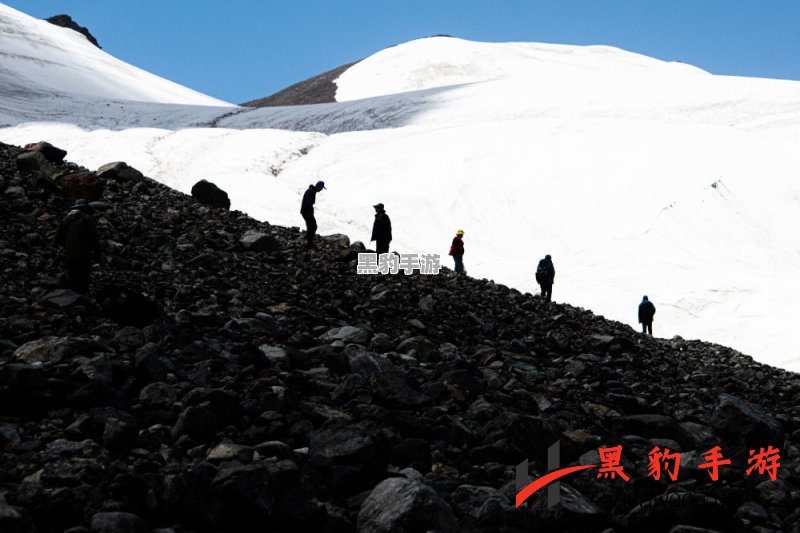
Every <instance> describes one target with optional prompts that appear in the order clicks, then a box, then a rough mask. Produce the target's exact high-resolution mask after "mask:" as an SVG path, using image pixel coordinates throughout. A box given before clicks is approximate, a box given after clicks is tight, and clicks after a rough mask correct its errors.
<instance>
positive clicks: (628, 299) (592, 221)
mask: <svg viewBox="0 0 800 533" xmlns="http://www.w3.org/2000/svg"><path fill="white" fill-rule="evenodd" d="M337 83H338V86H339V92H338V93H337V98H339V100H342V101H340V102H338V103H333V104H324V105H315V106H297V107H284V108H261V109H255V110H253V109H244V108H234V109H231V108H225V107H192V106H185V105H184V106H181V105H164V104H144V103H131V102H127V101H123V100H114V101H107V100H102V101H100V100H97V101H94V100H92V97H91V96H90V95H83V96H81V97H80V98H73V99H72V100H70V103H69V105H68V106H61V107H60V109H61V111H59V112H57V113H56V112H53V109H54V107H49V108H48V107H46V106H45V109H44V110H43V111H42V110H41V109H37V106H36V105H30V104H31V100H30V99H26V98H27V96H26V95H25V94H19V95H16V96H15V97H14V98H18V99H19V100H18V103H22V104H26V105H17V106H16V107H15V109H22V111H21V112H19V113H18V115H20V116H17V117H11V116H10V114H9V113H6V114H5V115H3V114H2V110H3V109H4V108H5V109H10V108H12V107H14V106H12V104H11V103H9V97H8V96H4V95H0V122H2V120H7V121H8V122H7V123H9V124H12V126H11V127H8V128H4V129H0V140H1V141H3V142H10V143H15V144H25V143H28V142H33V141H38V140H48V141H50V142H52V143H53V144H55V145H57V146H60V147H63V148H64V149H66V150H68V151H69V155H68V158H69V159H71V160H73V161H76V162H78V163H80V164H83V165H85V166H87V167H90V168H95V167H98V166H100V165H101V164H104V163H107V162H110V161H116V160H124V161H127V162H128V163H129V164H131V165H133V166H134V167H136V168H139V169H140V170H141V171H143V172H144V173H145V174H146V175H148V176H151V177H153V178H155V179H157V180H159V181H161V182H163V183H165V184H167V185H169V186H171V187H174V188H176V189H178V190H181V191H184V192H188V191H189V190H190V188H191V186H192V185H193V184H194V183H195V182H196V181H198V180H200V179H208V180H211V181H213V182H215V183H217V184H218V185H219V186H221V187H222V188H223V189H225V190H226V191H227V192H228V193H229V194H230V196H231V200H232V208H234V209H241V210H243V211H246V212H247V213H249V214H251V215H253V216H255V217H257V218H259V219H262V220H268V221H269V222H271V223H274V224H281V225H288V226H292V225H294V226H302V218H301V217H300V214H299V207H300V198H301V196H302V194H303V192H304V190H305V189H306V188H307V187H308V184H309V183H311V182H313V181H315V180H317V179H324V180H325V182H326V184H327V187H328V189H327V190H325V191H323V192H321V193H320V194H318V195H317V205H316V212H317V220H318V223H319V227H320V232H321V233H323V234H331V233H345V234H347V235H349V236H350V237H351V239H352V240H362V241H365V242H366V241H367V240H368V239H369V236H370V230H371V225H372V219H373V214H374V211H373V209H372V205H373V204H375V203H377V202H383V203H384V204H386V209H387V212H388V213H389V215H390V217H391V219H392V226H393V233H394V238H395V240H394V241H393V242H392V249H394V250H397V251H400V252H415V253H439V254H441V256H442V262H443V264H445V265H447V266H450V265H451V261H450V258H449V257H448V256H447V251H448V249H449V246H450V241H451V239H452V237H453V236H454V234H455V231H456V230H458V229H463V230H464V231H465V237H464V239H465V248H466V255H465V257H464V262H465V266H466V269H467V271H468V272H469V275H471V276H475V277H478V278H490V279H494V280H496V281H498V282H501V283H505V284H508V285H510V286H513V287H516V288H518V289H519V290H521V291H529V292H532V293H536V292H538V288H537V287H536V284H535V281H534V279H533V272H534V270H535V266H536V263H537V261H538V259H540V258H541V257H542V256H544V255H545V254H548V253H549V254H551V255H552V256H553V260H554V263H555V267H556V270H557V275H556V282H555V286H554V291H553V294H554V299H555V300H556V301H561V302H567V303H570V304H572V305H576V306H580V307H584V308H587V309H591V310H592V311H594V312H595V313H598V314H602V315H604V316H606V317H608V318H611V319H615V320H619V321H622V322H625V323H628V324H630V325H631V326H633V327H637V328H638V325H637V324H636V312H637V306H638V303H639V301H640V300H641V297H642V295H644V294H647V295H649V296H650V299H651V300H652V301H653V302H654V303H655V305H656V307H657V313H656V317H655V324H654V332H655V333H656V335H657V336H661V337H671V336H674V335H680V336H682V337H684V338H690V339H702V340H706V341H711V342H716V343H720V344H724V345H728V346H731V347H734V348H736V349H738V350H741V351H742V352H744V353H746V354H749V355H752V356H753V357H754V358H755V359H757V360H759V361H762V362H765V363H769V364H772V365H775V366H779V367H783V368H786V369H790V370H794V371H800V353H798V351H797V350H796V347H797V346H800V329H795V328H793V327H792V325H791V324H792V322H793V320H794V319H795V317H798V316H800V280H798V272H800V181H799V180H798V169H800V150H797V146H798V143H800V83H798V82H791V81H779V80H765V79H748V78H737V77H726V76H714V75H711V74H709V73H707V72H704V71H702V70H700V69H697V68H694V67H691V66H688V65H684V64H681V63H667V62H663V61H659V60H656V59H652V58H647V57H644V56H641V55H637V54H632V53H628V52H624V51H622V50H618V49H614V48H609V47H572V46H563V45H559V46H555V45H544V44H535V43H507V44H498V43H476V42H468V41H463V40H459V39H452V38H430V39H422V40H419V41H413V42H410V43H406V44H403V45H399V46H396V47H392V48H389V49H387V50H384V51H381V52H379V53H377V54H375V55H374V56H372V57H370V58H367V59H366V60H364V61H362V62H361V63H358V64H357V65H356V66H354V67H351V69H349V70H348V71H346V72H345V73H344V74H343V75H342V76H341V77H340V78H339V80H337ZM87 102H89V103H92V102H94V105H86V103H87ZM98 102H100V103H99V104H98ZM34 103H36V104H37V105H40V104H41V101H37V102H34ZM106 104H108V105H106ZM37 113H38V116H37ZM376 281H377V280H376ZM481 312H482V310H480V309H475V310H474V316H475V317H478V318H480V316H481ZM474 319H475V318H474V317H465V320H474Z"/></svg>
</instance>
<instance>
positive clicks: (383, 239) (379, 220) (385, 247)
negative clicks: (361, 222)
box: [370, 204, 392, 254]
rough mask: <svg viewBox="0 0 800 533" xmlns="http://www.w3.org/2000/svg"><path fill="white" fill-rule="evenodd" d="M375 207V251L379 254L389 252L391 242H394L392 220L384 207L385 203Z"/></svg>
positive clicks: (373, 237) (373, 233) (373, 236)
mask: <svg viewBox="0 0 800 533" xmlns="http://www.w3.org/2000/svg"><path fill="white" fill-rule="evenodd" d="M372 207H374V208H375V222H374V223H373V224H372V238H371V239H370V241H375V251H376V252H378V253H379V254H388V253H389V243H390V242H392V221H391V220H389V215H387V214H386V211H385V210H384V208H383V204H377V205H373V206H372Z"/></svg>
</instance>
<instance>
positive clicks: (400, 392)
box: [348, 352, 429, 407]
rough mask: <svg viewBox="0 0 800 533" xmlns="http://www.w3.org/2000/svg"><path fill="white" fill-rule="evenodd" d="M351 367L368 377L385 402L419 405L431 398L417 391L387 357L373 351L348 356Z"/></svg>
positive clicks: (368, 380) (371, 385) (373, 391)
mask: <svg viewBox="0 0 800 533" xmlns="http://www.w3.org/2000/svg"><path fill="white" fill-rule="evenodd" d="M348 361H349V363H350V368H351V369H352V371H353V372H354V373H356V374H360V375H361V376H363V377H364V378H366V380H367V383H368V384H369V387H370V390H371V391H372V393H373V394H375V396H377V397H378V398H379V399H380V400H382V401H383V402H385V403H387V404H389V405H393V406H399V407H417V406H420V405H422V404H424V403H427V402H428V401H429V399H428V398H427V397H426V396H424V395H423V394H421V393H419V392H417V391H415V390H414V389H412V388H411V387H409V386H408V383H406V379H405V377H404V376H403V374H401V373H400V372H399V371H397V370H396V369H395V367H394V365H392V363H391V362H389V360H388V359H386V358H385V357H383V356H381V355H378V354H375V353H372V352H358V353H355V354H351V355H349V356H348Z"/></svg>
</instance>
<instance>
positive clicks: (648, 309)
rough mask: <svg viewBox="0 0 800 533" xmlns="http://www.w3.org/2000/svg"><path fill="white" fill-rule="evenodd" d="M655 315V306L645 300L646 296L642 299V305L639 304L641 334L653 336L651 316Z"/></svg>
mask: <svg viewBox="0 0 800 533" xmlns="http://www.w3.org/2000/svg"><path fill="white" fill-rule="evenodd" d="M655 314H656V306H655V305H653V302H651V301H650V300H648V299H647V296H645V297H644V298H642V303H640V304H639V323H640V324H641V325H642V334H644V335H647V334H648V332H649V333H650V336H651V337H652V336H653V315H655Z"/></svg>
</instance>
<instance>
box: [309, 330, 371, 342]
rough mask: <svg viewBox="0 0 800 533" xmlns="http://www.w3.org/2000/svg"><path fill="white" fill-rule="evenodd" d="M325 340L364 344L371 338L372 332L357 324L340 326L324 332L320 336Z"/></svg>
mask: <svg viewBox="0 0 800 533" xmlns="http://www.w3.org/2000/svg"><path fill="white" fill-rule="evenodd" d="M320 338H321V339H322V340H325V341H335V340H340V341H342V342H345V343H353V344H362V345H364V346H366V345H367V344H369V341H370V339H371V338H372V333H370V332H369V331H367V330H366V329H364V328H359V327H357V326H342V327H341V328H333V329H331V330H328V331H327V332H325V333H324V334H323V335H322V337H320Z"/></svg>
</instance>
